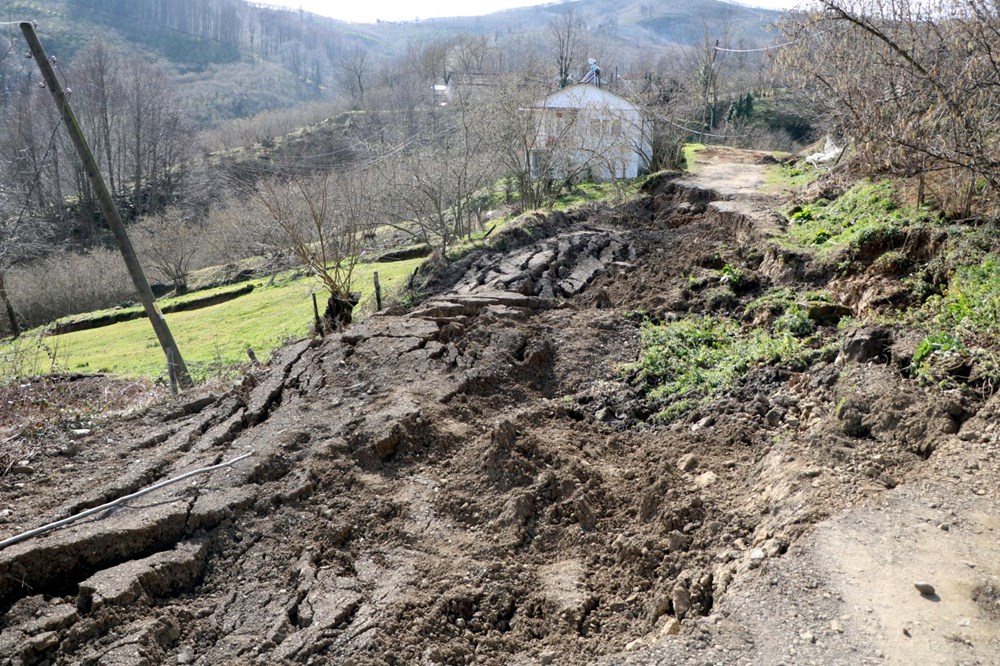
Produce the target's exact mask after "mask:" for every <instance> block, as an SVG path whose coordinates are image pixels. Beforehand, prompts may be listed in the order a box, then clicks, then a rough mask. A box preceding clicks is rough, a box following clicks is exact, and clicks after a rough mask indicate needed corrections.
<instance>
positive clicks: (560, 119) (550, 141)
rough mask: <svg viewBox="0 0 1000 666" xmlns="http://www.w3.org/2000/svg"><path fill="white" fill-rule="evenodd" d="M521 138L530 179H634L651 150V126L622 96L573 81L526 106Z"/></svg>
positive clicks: (646, 161)
mask: <svg viewBox="0 0 1000 666" xmlns="http://www.w3.org/2000/svg"><path fill="white" fill-rule="evenodd" d="M528 110H529V111H530V112H532V113H533V114H535V115H536V117H537V122H536V123H534V128H533V129H534V136H529V137H526V139H527V145H528V151H529V153H528V154H529V159H530V162H531V173H532V176H533V177H535V178H539V177H543V176H544V175H546V174H548V175H550V176H552V177H555V178H572V179H576V178H579V179H588V178H592V179H594V180H611V179H615V178H635V177H636V176H638V175H639V172H640V171H641V170H642V169H644V168H646V167H647V166H648V164H649V160H650V157H651V155H652V128H651V127H650V125H649V123H648V122H647V121H646V120H645V118H644V117H643V115H642V113H641V112H640V111H639V109H638V108H637V107H636V106H635V105H634V104H632V103H630V102H629V101H628V100H625V99H623V98H621V97H619V96H618V95H615V94H613V93H610V92H608V91H606V90H603V89H601V88H599V87H597V86H594V85H590V84H585V83H578V84H576V85H571V86H567V87H565V88H563V89H561V90H558V91H556V92H554V93H552V94H550V95H548V96H547V97H545V98H544V99H541V100H539V101H538V102H536V103H535V104H533V105H531V107H529V109H528Z"/></svg>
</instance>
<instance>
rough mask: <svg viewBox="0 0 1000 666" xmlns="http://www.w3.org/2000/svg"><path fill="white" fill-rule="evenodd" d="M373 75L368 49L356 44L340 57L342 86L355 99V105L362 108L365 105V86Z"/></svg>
mask: <svg viewBox="0 0 1000 666" xmlns="http://www.w3.org/2000/svg"><path fill="white" fill-rule="evenodd" d="M370 75H371V63H370V59H369V53H368V49H366V48H365V47H363V46H361V45H355V46H354V47H353V48H352V49H351V50H350V51H348V52H347V54H346V55H343V56H342V57H341V59H340V82H341V86H342V87H343V88H344V90H346V91H347V93H348V94H349V95H350V96H351V99H352V100H354V107H355V108H357V109H362V108H364V106H365V86H366V85H367V83H368V77H369V76H370Z"/></svg>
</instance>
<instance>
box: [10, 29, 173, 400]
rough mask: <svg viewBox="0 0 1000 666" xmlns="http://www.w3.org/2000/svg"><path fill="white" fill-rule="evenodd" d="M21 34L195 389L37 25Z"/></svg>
mask: <svg viewBox="0 0 1000 666" xmlns="http://www.w3.org/2000/svg"><path fill="white" fill-rule="evenodd" d="M21 32H22V33H24V38H25V39H26V40H27V41H28V47H29V48H30V49H31V55H32V57H34V59H35V62H37V63H38V68H39V69H40V70H42V79H43V80H44V81H45V85H46V87H48V89H49V92H51V93H52V98H53V99H54V100H55V102H56V106H57V107H59V111H60V113H62V117H63V122H65V123H66V129H67V130H68V131H69V136H70V138H71V139H72V140H73V145H74V146H75V147H76V152H77V154H79V155H80V159H81V160H83V165H84V168H85V169H86V171H87V179H88V180H89V181H90V186H91V187H92V188H94V193H95V194H97V202H98V204H100V206H101V212H102V213H104V217H105V218H107V220H108V225H109V226H110V227H111V231H112V232H113V233H114V235H115V241H116V242H117V243H118V249H119V250H121V253H122V257H123V258H124V259H125V265H126V266H127V267H128V272H129V275H131V276H132V282H133V283H134V284H135V288H136V291H138V292H139V299H140V300H141V301H142V306H143V307H144V308H145V309H146V316H147V317H149V321H150V322H151V323H152V324H153V330H154V331H156V337H157V338H158V339H159V341H160V347H162V348H163V353H164V354H166V356H167V368H168V370H169V371H170V376H171V378H176V379H177V382H178V383H179V384H180V386H181V388H191V386H193V382H192V381H191V375H190V374H188V369H187V366H186V365H184V359H183V358H181V352H180V350H179V349H178V348H177V343H175V342H174V336H173V335H171V334H170V328H169V327H168V326H167V320H166V319H164V318H163V313H162V312H160V308H159V307H158V306H157V305H156V297H155V296H153V290H152V289H150V288H149V282H148V281H147V280H146V275H145V273H143V272H142V266H141V265H140V264H139V258H138V257H137V256H136V254H135V250H134V249H133V248H132V242H131V241H130V240H129V238H128V234H127V233H125V224H124V223H123V222H122V218H121V216H120V215H119V214H118V209H117V208H116V207H115V202H114V200H113V199H112V198H111V192H109V191H108V186H107V185H106V184H105V183H104V177H103V176H102V175H101V170H100V168H99V167H98V166H97V160H95V159H94V154H93V153H92V152H91V150H90V146H88V145H87V139H86V138H85V137H84V136H83V130H82V129H80V123H78V122H77V120H76V116H75V115H74V114H73V109H72V108H70V105H69V101H68V100H67V99H66V93H65V92H63V89H62V86H61V85H60V83H59V79H57V78H56V72H55V70H54V69H53V67H52V63H51V62H49V58H48V56H46V55H45V51H44V50H43V49H42V45H41V43H40V42H39V41H38V37H36V36H35V28H34V26H33V25H32V24H31V23H28V22H24V23H21Z"/></svg>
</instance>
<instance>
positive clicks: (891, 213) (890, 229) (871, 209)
mask: <svg viewBox="0 0 1000 666" xmlns="http://www.w3.org/2000/svg"><path fill="white" fill-rule="evenodd" d="M789 219H790V220H791V222H792V223H793V224H792V225H791V227H790V228H789V232H788V240H789V242H790V243H791V244H792V245H797V246H799V247H810V246H813V247H815V246H820V247H821V248H823V249H831V248H835V247H838V248H843V247H846V248H847V250H848V251H849V252H850V253H851V254H852V255H855V256H861V258H868V257H866V256H865V255H867V254H871V253H875V254H876V255H877V254H879V253H881V252H884V251H886V250H889V249H892V248H894V247H895V246H897V245H898V244H899V243H901V242H902V239H903V232H902V229H903V228H905V227H908V226H911V225H916V224H923V223H929V222H931V221H932V220H933V219H934V216H933V215H932V214H931V213H930V211H929V210H928V209H926V208H915V207H912V206H909V207H907V206H900V205H899V204H898V203H897V202H896V199H895V195H894V191H893V185H892V183H890V182H888V181H882V182H878V183H872V182H870V181H862V182H861V183H858V184H857V185H855V186H854V187H852V188H851V189H849V190H848V191H847V192H845V193H844V194H843V195H842V196H840V197H838V198H837V199H836V200H835V201H829V200H827V199H819V200H818V201H815V202H813V203H811V204H805V205H801V206H797V207H796V208H795V209H793V212H791V213H790V215H789ZM871 258H874V257H871Z"/></svg>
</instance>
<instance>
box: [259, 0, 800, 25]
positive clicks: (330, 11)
mask: <svg viewBox="0 0 1000 666" xmlns="http://www.w3.org/2000/svg"><path fill="white" fill-rule="evenodd" d="M799 1H800V0H744V1H743V2H741V3H740V4H746V5H754V6H757V7H769V8H771V9H786V8H789V7H794V6H795V5H797V4H799ZM264 2H265V3H266V4H271V5H282V6H286V7H291V8H293V9H299V8H300V7H301V8H302V9H304V10H306V11H308V12H313V13H314V14H322V15H323V16H332V17H333V18H337V19H341V20H344V21H358V22H368V23H374V22H375V19H382V20H385V21H411V20H413V19H415V18H421V19H425V18H434V17H436V16H473V15H479V14H489V13H492V12H495V11H499V10H501V9H510V8H512V7H526V6H529V5H540V4H546V2H551V0H546V2H543V1H541V0H474V1H473V0H264Z"/></svg>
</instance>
